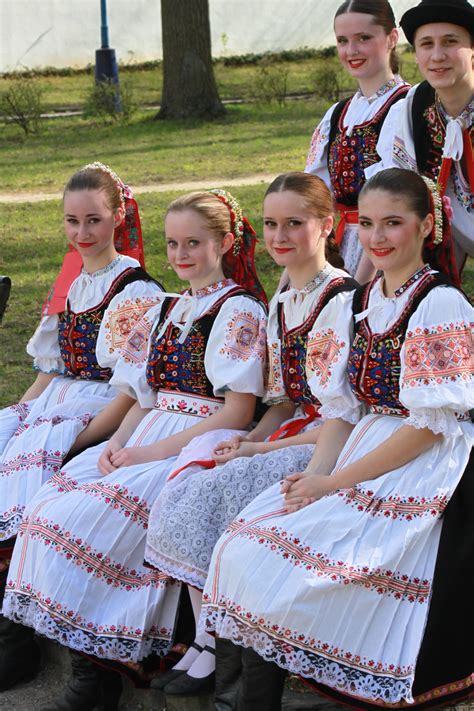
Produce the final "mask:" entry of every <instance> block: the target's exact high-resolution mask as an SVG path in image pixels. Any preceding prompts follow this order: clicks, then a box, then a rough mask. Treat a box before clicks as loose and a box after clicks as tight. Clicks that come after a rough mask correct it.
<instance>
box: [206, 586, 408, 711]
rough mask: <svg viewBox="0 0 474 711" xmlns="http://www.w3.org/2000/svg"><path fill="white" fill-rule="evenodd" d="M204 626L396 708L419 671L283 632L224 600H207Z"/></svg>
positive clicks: (305, 673) (295, 670)
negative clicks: (214, 601)
mask: <svg viewBox="0 0 474 711" xmlns="http://www.w3.org/2000/svg"><path fill="white" fill-rule="evenodd" d="M203 609H204V614H205V627H206V629H208V630H213V631H214V630H215V631H216V632H217V634H219V635H220V636H223V637H225V638H226V639H230V640H231V641H233V642H235V643H237V644H239V645H240V646H244V647H252V648H253V649H255V650H256V651H257V652H258V654H259V655H260V656H261V657H263V658H264V659H266V660H267V661H273V662H277V663H279V664H280V666H283V667H284V668H285V669H288V670H289V671H290V672H293V673H295V674H298V675H300V676H304V677H306V678H309V679H314V680H315V681H318V682H320V683H324V684H327V685H329V686H331V687H332V688H335V689H338V690H339V691H343V692H346V693H349V694H350V695H352V696H360V697H362V698H369V699H373V700H377V699H383V700H384V702H386V703H396V702H398V701H400V700H401V699H406V698H410V691H411V685H412V682H413V676H414V669H413V667H411V666H400V665H398V664H390V663H383V662H380V661H378V660H376V659H369V658H367V657H365V656H361V655H359V654H357V653H356V652H355V651H351V650H347V649H341V648H340V647H337V646H335V645H331V644H329V643H327V642H325V641H324V640H320V639H315V638H312V637H309V636H307V635H305V634H302V633H301V632H299V631H298V630H292V629H289V628H287V627H281V626H280V625H278V624H273V623H271V622H270V621H269V620H267V619H265V617H264V616H262V615H256V614H254V613H253V612H252V611H250V610H245V609H244V608H242V607H241V606H240V605H237V604H236V603H235V602H234V601H232V600H229V599H227V598H224V597H220V598H219V600H218V602H217V603H213V602H212V601H210V599H209V595H207V594H206V593H205V594H204V597H203Z"/></svg>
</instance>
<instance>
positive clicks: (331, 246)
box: [264, 171, 344, 269]
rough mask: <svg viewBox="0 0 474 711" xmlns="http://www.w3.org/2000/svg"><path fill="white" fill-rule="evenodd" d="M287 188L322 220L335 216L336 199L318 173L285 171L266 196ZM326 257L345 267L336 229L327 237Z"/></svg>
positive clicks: (334, 265)
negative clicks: (334, 199) (336, 237)
mask: <svg viewBox="0 0 474 711" xmlns="http://www.w3.org/2000/svg"><path fill="white" fill-rule="evenodd" d="M285 190H290V191H291V192H293V193H296V194H297V195H300V196H301V197H302V198H303V200H304V201H305V206H306V208H307V210H308V211H309V212H310V213H311V215H313V217H316V218H317V219H318V220H322V219H324V218H325V217H334V201H333V197H332V194H331V192H330V191H329V188H328V187H327V185H326V183H325V182H324V181H323V180H321V178H318V177H317V176H316V175H311V174H310V173H303V172H300V171H293V172H291V173H283V174H282V175H279V176H278V177H277V178H275V180H274V181H273V182H272V183H270V185H269V186H268V188H267V190H266V192H265V195H264V198H266V197H267V195H270V193H282V192H284V191H285ZM325 252H326V259H327V260H328V262H329V263H330V264H332V265H333V267H338V268H340V269H344V262H343V259H342V257H341V255H340V253H339V247H338V246H337V244H336V240H335V237H334V230H331V233H330V234H329V235H328V236H327V237H326V249H325Z"/></svg>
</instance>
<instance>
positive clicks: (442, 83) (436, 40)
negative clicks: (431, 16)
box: [414, 22, 474, 90]
mask: <svg viewBox="0 0 474 711" xmlns="http://www.w3.org/2000/svg"><path fill="white" fill-rule="evenodd" d="M414 44H415V52H416V60H417V63H418V66H419V68H420V71H421V73H422V74H423V76H424V78H425V79H426V80H427V81H429V83H430V84H431V86H432V87H433V88H434V89H441V90H442V89H449V88H451V87H453V86H456V85H461V86H464V85H465V86H471V87H473V86H474V79H473V69H472V62H473V49H472V46H471V36H470V34H469V32H468V31H467V30H466V29H464V27H460V26H459V25H452V24H450V23H449V22H433V23H430V24H428V25H422V26H421V27H419V28H418V29H417V31H416V34H415V40H414Z"/></svg>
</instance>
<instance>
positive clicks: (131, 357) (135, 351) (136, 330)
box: [120, 315, 152, 368]
mask: <svg viewBox="0 0 474 711" xmlns="http://www.w3.org/2000/svg"><path fill="white" fill-rule="evenodd" d="M151 327H152V323H151V321H149V320H148V319H147V317H146V316H144V315H143V316H142V317H141V318H140V319H138V321H137V322H136V324H135V325H134V327H133V328H132V330H131V331H130V333H129V335H128V338H127V339H126V341H125V343H124V344H123V346H121V354H120V355H121V357H122V358H123V360H124V362H125V363H131V364H132V365H133V366H137V367H138V368H142V367H144V366H145V365H146V360H147V355H148V339H149V337H150V333H151Z"/></svg>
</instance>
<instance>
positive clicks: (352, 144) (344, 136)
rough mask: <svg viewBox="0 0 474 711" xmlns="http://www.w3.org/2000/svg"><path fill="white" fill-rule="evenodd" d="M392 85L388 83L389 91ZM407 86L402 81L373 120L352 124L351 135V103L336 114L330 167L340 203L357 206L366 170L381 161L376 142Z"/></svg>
mask: <svg viewBox="0 0 474 711" xmlns="http://www.w3.org/2000/svg"><path fill="white" fill-rule="evenodd" d="M392 88H393V87H392V86H389V87H388V85H387V88H386V91H388V90H390V89H392ZM408 89H409V87H408V85H406V84H401V85H400V87H399V89H398V90H397V91H395V92H393V93H392V94H391V95H390V96H389V98H388V99H387V101H386V102H385V103H384V104H383V106H381V108H380V109H379V110H378V111H377V113H376V114H375V115H374V116H373V117H372V118H371V119H370V120H368V121H366V122H365V123H361V124H359V125H355V126H353V127H352V129H351V131H350V135H349V131H348V130H347V128H346V127H345V126H344V119H345V117H346V114H347V111H348V109H349V103H350V102H349V101H347V102H346V104H345V105H344V107H343V109H342V111H341V112H340V115H339V116H338V117H337V114H336V113H335V115H334V119H335V120H336V121H337V129H336V130H334V131H333V130H331V137H330V143H329V148H328V170H329V175H330V178H331V185H332V189H333V192H334V196H335V199H336V201H337V202H338V203H341V204H343V205H347V206H354V207H355V206H356V205H357V198H358V195H359V193H360V191H361V189H362V186H363V185H364V183H365V180H366V179H365V169H366V168H368V167H369V166H371V165H373V164H374V163H378V161H379V160H380V157H379V155H378V153H377V142H378V139H379V135H380V131H381V129H382V125H383V122H384V120H385V118H386V116H387V114H388V112H389V110H390V108H391V107H392V106H393V104H394V103H395V102H397V101H398V100H399V99H401V98H403V97H404V96H405V95H406V93H407V92H408ZM334 128H336V127H334ZM332 134H334V136H333V135H332Z"/></svg>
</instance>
